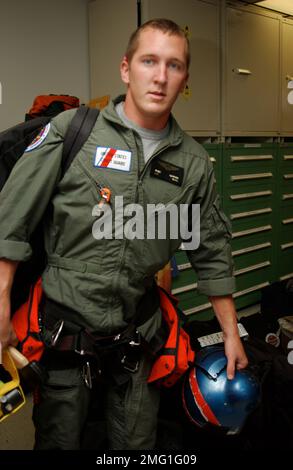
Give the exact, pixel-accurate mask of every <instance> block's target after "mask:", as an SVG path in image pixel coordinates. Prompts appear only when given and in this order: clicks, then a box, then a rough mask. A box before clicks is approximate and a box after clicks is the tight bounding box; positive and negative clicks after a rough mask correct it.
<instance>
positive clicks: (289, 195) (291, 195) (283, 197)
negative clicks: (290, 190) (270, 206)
mask: <svg viewBox="0 0 293 470" xmlns="http://www.w3.org/2000/svg"><path fill="white" fill-rule="evenodd" d="M282 199H283V201H285V200H286V199H293V194H283V196H282Z"/></svg>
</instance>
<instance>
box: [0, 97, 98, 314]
mask: <svg viewBox="0 0 293 470" xmlns="http://www.w3.org/2000/svg"><path fill="white" fill-rule="evenodd" d="M56 114H58V112H57V113H56ZM98 115H99V110H98V109H95V108H88V107H87V106H80V107H79V108H78V109H77V112H76V113H75V115H74V117H73V119H72V121H71V123H70V125H69V127H68V130H67V132H66V135H65V137H64V143H63V154H62V164H61V165H62V168H61V178H62V177H63V176H64V174H65V172H66V170H67V169H68V168H69V166H70V164H71V162H72V161H73V159H74V157H75V155H76V154H77V153H78V151H79V150H80V149H81V147H82V146H83V144H84V142H85V141H86V139H87V138H88V136H89V134H90V133H91V130H92V128H93V126H94V124H95V122H96V120H97V117H98ZM50 119H51V118H50V117H48V116H40V117H36V118H34V119H31V120H29V121H26V122H24V123H21V124H18V125H16V126H14V127H12V128H10V129H8V130H7V131H4V132H1V133H0V191H1V190H2V188H3V186H4V184H5V182H6V181H7V179H8V177H9V175H10V173H11V171H12V169H13V167H14V165H15V163H16V162H17V161H18V159H19V158H20V157H21V156H22V154H23V153H24V151H25V149H26V147H27V146H28V145H29V144H30V143H31V142H32V140H33V139H34V138H35V137H36V136H37V135H38V133H39V132H40V130H41V129H42V128H43V127H44V126H45V125H46V124H47V123H48V122H49V121H50ZM30 244H31V247H32V251H33V254H32V257H31V258H30V260H28V261H26V262H21V263H19V265H18V268H17V271H16V273H15V277H14V282H13V286H12V291H11V312H12V313H13V312H15V311H16V310H17V309H18V308H19V307H20V306H21V305H22V304H23V303H24V302H25V301H26V300H27V298H28V295H29V291H30V287H31V286H32V285H33V284H35V282H36V281H37V279H38V278H39V277H40V275H41V274H42V272H43V271H44V269H45V267H46V264H47V261H46V253H45V248H44V239H43V224H42V221H40V223H39V224H38V226H37V227H36V229H35V230H34V232H33V233H32V235H31V238H30Z"/></svg>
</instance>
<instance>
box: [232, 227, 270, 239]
mask: <svg viewBox="0 0 293 470" xmlns="http://www.w3.org/2000/svg"><path fill="white" fill-rule="evenodd" d="M267 230H272V226H271V225H264V226H263V227H256V228H251V229H249V230H242V231H241V232H233V233H232V238H238V237H244V236H246V235H252V234H253V233H259V232H266V231H267Z"/></svg>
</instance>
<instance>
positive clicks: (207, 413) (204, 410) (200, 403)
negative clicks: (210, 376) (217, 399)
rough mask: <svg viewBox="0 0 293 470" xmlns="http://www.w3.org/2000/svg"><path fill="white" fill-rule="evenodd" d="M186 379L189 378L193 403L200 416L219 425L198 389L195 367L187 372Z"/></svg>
mask: <svg viewBox="0 0 293 470" xmlns="http://www.w3.org/2000/svg"><path fill="white" fill-rule="evenodd" d="M188 380H189V385H190V387H191V390H192V394H193V396H194V400H195V403H196V405H197V407H198V409H199V411H200V412H201V414H202V416H203V417H204V418H205V420H206V421H208V422H209V423H212V424H215V425H216V426H220V423H219V421H218V419H217V418H216V416H215V415H214V413H213V412H212V410H211V408H210V407H209V405H208V403H207V402H206V401H205V399H204V397H203V396H202V394H201V391H200V389H199V386H198V382H197V379H196V373H195V369H193V370H192V373H190V374H189V379H188Z"/></svg>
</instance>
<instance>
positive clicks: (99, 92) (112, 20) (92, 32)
mask: <svg viewBox="0 0 293 470" xmlns="http://www.w3.org/2000/svg"><path fill="white" fill-rule="evenodd" d="M88 9H89V10H88V11H89V46H90V85H91V99H94V98H97V97H101V96H104V95H110V97H111V98H112V99H113V98H115V97H116V96H118V95H120V94H121V93H124V92H125V88H124V84H123V83H122V81H121V78H120V73H119V64H120V61H121V59H122V57H123V54H124V52H125V49H126V46H127V43H128V39H129V36H130V34H131V33H132V32H133V31H134V30H135V29H136V27H137V10H136V0H123V2H116V1H113V0H112V1H111V0H95V1H94V2H90V3H89V5H88Z"/></svg>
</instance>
